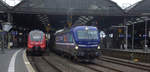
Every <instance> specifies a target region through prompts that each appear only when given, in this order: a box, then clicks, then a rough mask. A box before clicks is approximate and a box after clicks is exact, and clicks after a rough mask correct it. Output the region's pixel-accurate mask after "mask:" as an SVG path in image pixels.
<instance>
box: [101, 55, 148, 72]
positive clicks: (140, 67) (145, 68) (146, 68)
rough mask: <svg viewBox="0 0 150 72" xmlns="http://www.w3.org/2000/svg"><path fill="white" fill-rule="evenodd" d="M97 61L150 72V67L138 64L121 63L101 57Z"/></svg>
mask: <svg viewBox="0 0 150 72" xmlns="http://www.w3.org/2000/svg"><path fill="white" fill-rule="evenodd" d="M98 60H102V61H106V62H110V63H114V64H119V65H123V66H128V67H131V68H136V69H141V70H143V71H148V72H150V66H148V65H143V64H140V63H134V62H129V61H123V60H119V59H114V58H110V57H105V56H102V57H101V58H99V59H98Z"/></svg>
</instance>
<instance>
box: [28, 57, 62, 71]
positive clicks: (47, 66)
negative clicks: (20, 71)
mask: <svg viewBox="0 0 150 72" xmlns="http://www.w3.org/2000/svg"><path fill="white" fill-rule="evenodd" d="M28 58H30V60H32V61H30V62H31V64H32V65H33V67H34V68H35V70H36V72H49V71H52V72H62V71H61V70H60V69H58V68H57V67H56V66H55V65H53V64H52V63H50V62H48V61H47V60H46V59H45V58H44V57H35V56H32V57H28Z"/></svg>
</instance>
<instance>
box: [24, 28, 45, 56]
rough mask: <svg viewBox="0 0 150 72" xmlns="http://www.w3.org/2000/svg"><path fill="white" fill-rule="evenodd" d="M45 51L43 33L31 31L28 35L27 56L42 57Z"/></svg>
mask: <svg viewBox="0 0 150 72" xmlns="http://www.w3.org/2000/svg"><path fill="white" fill-rule="evenodd" d="M45 50H46V37H45V33H44V32H42V31H40V30H32V31H31V32H30V33H29V35H28V48H27V51H26V52H27V55H32V54H39V55H42V54H43V53H44V52H45Z"/></svg>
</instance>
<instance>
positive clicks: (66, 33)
mask: <svg viewBox="0 0 150 72" xmlns="http://www.w3.org/2000/svg"><path fill="white" fill-rule="evenodd" d="M55 35H56V47H55V50H56V51H57V52H59V53H62V54H64V53H65V54H69V56H72V57H74V58H78V59H80V60H81V59H82V60H84V59H86V60H93V59H95V58H97V57H99V55H100V37H99V32H98V29H97V28H96V27H93V26H76V27H73V28H71V29H62V30H59V31H57V32H56V33H55Z"/></svg>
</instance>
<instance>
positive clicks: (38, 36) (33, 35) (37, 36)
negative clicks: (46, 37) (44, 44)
mask: <svg viewBox="0 0 150 72" xmlns="http://www.w3.org/2000/svg"><path fill="white" fill-rule="evenodd" d="M43 34H44V33H43V32H41V31H32V32H30V39H31V41H42V40H43Z"/></svg>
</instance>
